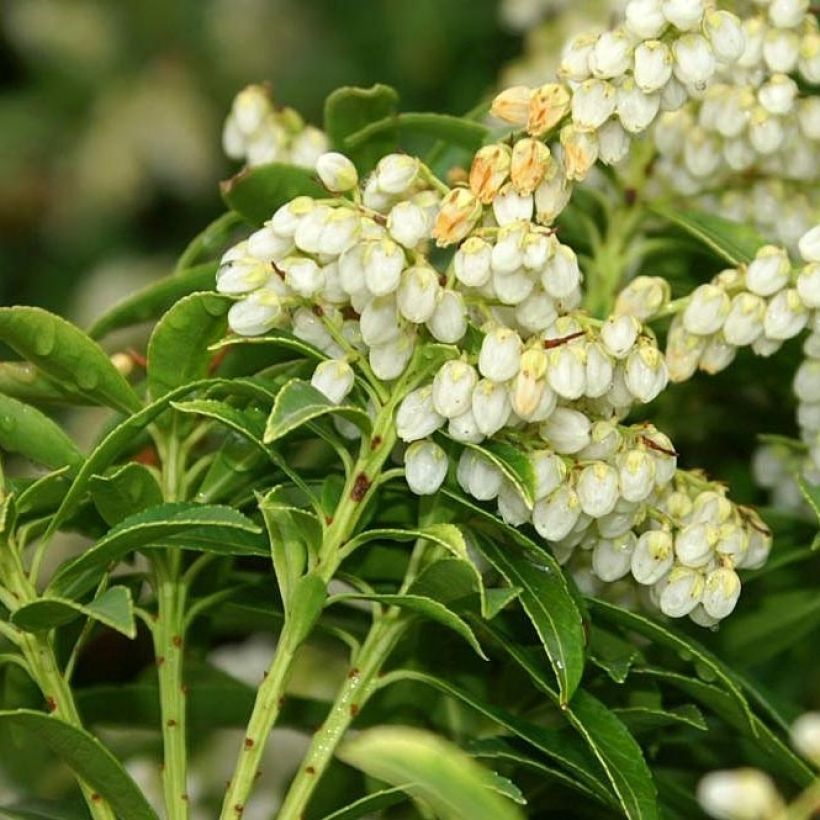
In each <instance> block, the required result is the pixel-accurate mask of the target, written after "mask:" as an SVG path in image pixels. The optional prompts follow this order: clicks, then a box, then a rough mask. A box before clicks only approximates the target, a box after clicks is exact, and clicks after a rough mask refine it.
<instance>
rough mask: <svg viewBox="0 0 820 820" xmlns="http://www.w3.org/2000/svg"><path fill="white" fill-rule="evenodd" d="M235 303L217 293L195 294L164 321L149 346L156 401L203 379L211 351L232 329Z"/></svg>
mask: <svg viewBox="0 0 820 820" xmlns="http://www.w3.org/2000/svg"><path fill="white" fill-rule="evenodd" d="M232 304H233V300H232V299H230V298H229V297H227V296H223V295H222V294H217V293H192V294H191V295H190V296H186V297H185V298H184V299H181V300H180V301H179V302H177V303H176V304H175V305H174V306H173V307H172V308H171V309H170V310H169V311H168V312H167V313H166V314H165V315H164V316H163V317H162V319H160V321H159V323H158V324H157V326H156V327H155V328H154V332H153V333H152V334H151V339H150V341H149V342H148V389H149V391H150V393H151V396H152V397H153V398H154V399H158V398H161V397H162V396H164V395H165V394H166V393H170V392H171V391H172V390H174V389H175V388H177V387H181V386H182V385H185V384H188V383H189V382H192V381H196V380H197V379H203V378H205V376H207V375H208V367H209V365H210V363H211V359H212V358H213V354H212V353H211V352H210V350H209V349H208V347H209V346H210V345H211V344H213V343H214V342H215V341H217V340H218V339H221V338H222V337H223V336H224V335H225V332H226V331H227V329H228V309H229V308H230V306H231V305H232Z"/></svg>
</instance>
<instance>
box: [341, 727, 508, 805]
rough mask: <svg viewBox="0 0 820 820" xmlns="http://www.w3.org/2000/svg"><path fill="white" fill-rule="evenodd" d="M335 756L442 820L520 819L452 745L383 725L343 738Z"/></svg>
mask: <svg viewBox="0 0 820 820" xmlns="http://www.w3.org/2000/svg"><path fill="white" fill-rule="evenodd" d="M338 756H339V757H340V758H341V759H342V760H343V761H344V762H345V763H347V764H349V765H351V766H355V767H356V768H358V769H361V770H362V771H364V772H366V773H367V774H369V775H371V776H372V777H376V778H378V779H379V780H384V781H386V782H387V783H393V784H395V785H401V784H404V783H408V784H409V785H408V786H407V791H408V792H409V793H410V794H412V795H413V796H414V797H416V798H419V799H421V800H423V801H424V802H425V803H427V804H429V805H430V806H431V808H432V809H433V811H434V812H435V814H436V816H437V817H440V818H442V820H464V818H468V817H469V818H470V820H515V818H520V817H521V816H522V815H521V814H520V812H519V811H518V809H517V808H516V807H515V806H514V804H513V803H511V802H510V801H508V800H506V799H504V798H503V797H501V796H500V795H499V794H498V793H497V792H496V791H495V790H494V788H493V778H492V777H491V775H490V773H489V772H488V771H487V770H486V769H484V767H482V766H480V765H479V764H478V763H476V762H475V761H474V760H473V759H472V758H470V757H469V756H468V755H467V754H465V753H464V752H463V751H461V749H459V748H458V747H457V746H453V745H452V744H451V743H448V742H446V741H445V740H443V739H441V738H439V737H437V736H436V735H433V734H430V733H428V732H424V731H421V730H420V729H411V728H409V727H400V726H383V727H378V728H375V729H368V730H366V731H364V732H362V733H361V734H359V735H357V736H356V737H355V738H352V739H351V740H348V741H347V742H345V743H344V745H343V746H342V747H341V748H340V749H339V751H338Z"/></svg>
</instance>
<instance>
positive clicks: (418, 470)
mask: <svg viewBox="0 0 820 820" xmlns="http://www.w3.org/2000/svg"><path fill="white" fill-rule="evenodd" d="M404 475H405V478H406V480H407V486H408V487H410V490H411V492H413V493H415V494H416V495H435V494H436V493H437V492H438V491H439V489H440V487H441V485H442V484H443V483H444V478H445V476H446V475H447V454H446V453H445V452H444V450H442V449H441V447H439V446H438V444H435V443H434V442H432V441H415V442H413V444H411V445H410V446H409V447H408V448H407V451H406V452H405V454H404Z"/></svg>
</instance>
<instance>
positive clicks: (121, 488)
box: [89, 461, 162, 527]
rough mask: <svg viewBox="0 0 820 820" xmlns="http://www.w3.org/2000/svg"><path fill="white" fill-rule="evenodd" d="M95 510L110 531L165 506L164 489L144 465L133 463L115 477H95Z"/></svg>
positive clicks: (124, 466) (92, 487) (93, 485)
mask: <svg viewBox="0 0 820 820" xmlns="http://www.w3.org/2000/svg"><path fill="white" fill-rule="evenodd" d="M89 487H90V489H91V497H92V499H93V500H94V506H95V507H96V508H97V511H98V512H99V513H100V515H101V516H102V517H103V518H104V519H105V523H106V524H108V525H109V526H110V527H113V526H114V525H115V524H119V522H120V521H122V520H123V518H127V517H128V516H129V515H134V514H135V513H138V512H141V511H142V510H145V509H147V508H148V507H154V506H156V505H157V504H161V503H162V489H161V488H160V486H159V483H158V482H157V479H156V478H155V476H154V474H153V473H152V472H151V471H150V470H149V469H148V467H146V466H145V465H144V464H138V463H137V462H134V461H132V462H129V463H128V464H124V465H123V466H122V467H119V468H118V469H117V470H115V471H114V472H113V473H111V475H105V476H102V475H95V476H93V477H92V478H91V481H90V482H89Z"/></svg>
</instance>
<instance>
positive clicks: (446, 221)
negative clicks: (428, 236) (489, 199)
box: [433, 188, 481, 247]
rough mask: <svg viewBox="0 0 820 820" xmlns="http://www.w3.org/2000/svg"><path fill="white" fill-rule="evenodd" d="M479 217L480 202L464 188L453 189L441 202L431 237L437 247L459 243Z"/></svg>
mask: <svg viewBox="0 0 820 820" xmlns="http://www.w3.org/2000/svg"><path fill="white" fill-rule="evenodd" d="M480 217H481V202H479V200H478V197H476V196H475V194H473V193H472V192H471V191H468V190H467V189H466V188H453V190H452V191H450V193H449V194H447V196H445V197H444V199H443V200H442V201H441V208H440V209H439V212H438V216H437V217H436V224H435V226H434V227H433V237H434V238H435V240H436V244H437V245H438V246H439V247H445V246H446V245H452V244H453V243H455V242H460V241H461V240H462V239H464V237H465V236H467V234H468V233H470V231H471V230H472V229H473V227H474V226H475V224H476V222H478V220H479V219H480Z"/></svg>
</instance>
